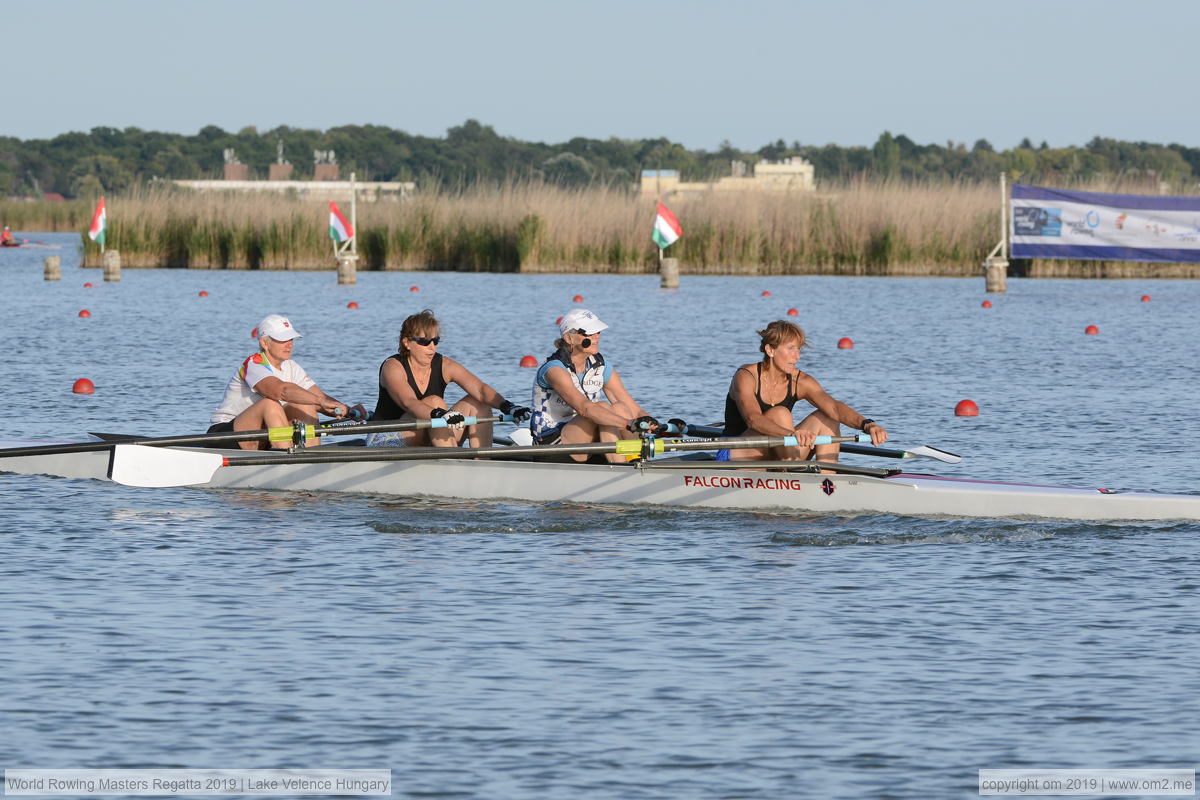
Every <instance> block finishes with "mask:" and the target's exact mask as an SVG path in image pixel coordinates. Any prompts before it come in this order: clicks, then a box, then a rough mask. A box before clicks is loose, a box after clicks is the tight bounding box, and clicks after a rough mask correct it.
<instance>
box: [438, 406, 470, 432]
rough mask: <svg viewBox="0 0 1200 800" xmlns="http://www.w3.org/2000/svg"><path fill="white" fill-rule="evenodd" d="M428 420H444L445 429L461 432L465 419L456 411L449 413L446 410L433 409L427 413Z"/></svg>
mask: <svg viewBox="0 0 1200 800" xmlns="http://www.w3.org/2000/svg"><path fill="white" fill-rule="evenodd" d="M429 418H430V419H444V420H446V427H447V428H449V429H450V430H453V431H457V430H461V429H462V426H463V423H464V422H466V419H467V418H466V417H464V416H463V415H462V414H460V413H458V412H457V411H450V410H449V409H446V408H435V409H434V410H433V411H430V412H429Z"/></svg>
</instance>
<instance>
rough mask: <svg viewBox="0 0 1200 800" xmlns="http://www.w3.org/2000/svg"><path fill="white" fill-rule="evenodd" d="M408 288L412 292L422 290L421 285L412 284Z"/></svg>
mask: <svg viewBox="0 0 1200 800" xmlns="http://www.w3.org/2000/svg"><path fill="white" fill-rule="evenodd" d="M408 290H409V291H410V292H419V291H421V287H420V286H410V287H408Z"/></svg>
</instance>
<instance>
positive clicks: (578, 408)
mask: <svg viewBox="0 0 1200 800" xmlns="http://www.w3.org/2000/svg"><path fill="white" fill-rule="evenodd" d="M558 328H559V331H560V333H561V334H562V335H561V338H559V339H558V340H556V341H555V342H554V347H555V351H554V353H553V355H551V356H550V357H549V358H547V359H546V362H545V363H544V364H542V366H541V368H540V369H538V371H537V376H536V377H535V378H534V382H533V419H532V420H530V422H529V429H530V431H531V432H532V433H533V441H534V444H557V443H561V444H586V443H589V442H615V441H617V440H618V439H620V438H622V434H625V433H627V432H628V433H658V432H659V430H660V428H661V427H662V426H660V425H659V422H658V420H656V419H655V418H654V417H651V416H648V415H647V414H646V412H645V411H643V410H642V407H641V406H639V405H638V404H637V401H636V400H634V399H633V397H632V396H631V395H630V394H629V392H628V391H627V390H626V389H625V384H624V383H622V381H621V376H620V375H618V374H617V371H616V369H614V368H613V367H612V365H610V364H607V363H605V361H604V356H602V355H600V332H601V331H604V330H606V329H607V328H608V326H607V325H605V324H604V323H603V322H601V321H600V318H599V317H597V316H596V315H595V314H593V313H592V312H591V311H588V310H587V309H586V308H573V309H571V310H570V311H568V312H567V313H566V314H565V315H564V316H563V318H562V319H561V320H560V321H559V324H558ZM601 396H603V397H605V398H606V399H605V400H601V399H600V398H601ZM671 422H672V423H674V424H676V425H678V426H679V427H680V428H681V429H682V428H685V427H686V423H684V422H683V421H682V420H671ZM571 458H572V459H573V460H575V461H586V460H587V456H586V455H582V454H581V455H572V456H571ZM607 458H608V460H609V461H611V462H614V463H623V462H624V461H625V457H624V456H621V455H617V454H616V453H609V454H607Z"/></svg>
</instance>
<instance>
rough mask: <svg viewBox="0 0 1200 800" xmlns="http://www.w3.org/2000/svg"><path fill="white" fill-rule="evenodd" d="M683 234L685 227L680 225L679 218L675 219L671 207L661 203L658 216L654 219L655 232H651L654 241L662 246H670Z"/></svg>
mask: <svg viewBox="0 0 1200 800" xmlns="http://www.w3.org/2000/svg"><path fill="white" fill-rule="evenodd" d="M681 235H683V228H681V227H679V220H677V219H675V215H674V214H672V213H671V210H670V209H669V208H667V207H666V206H664V205H663V204H662V203H659V204H658V217H656V218H655V220H654V233H652V234H650V236H651V238H653V239H654V243H655V244H656V245H658V246H659V247H660V248H666V247H670V246H671V245H672V244H674V243H675V240H676V239H678V238H679V237H680V236H681Z"/></svg>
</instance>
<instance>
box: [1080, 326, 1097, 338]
mask: <svg viewBox="0 0 1200 800" xmlns="http://www.w3.org/2000/svg"><path fill="white" fill-rule="evenodd" d="M1083 332H1084V333H1085V334H1086V335H1088V336H1099V335H1100V329H1099V328H1097V327H1096V326H1095V325H1088V326H1087V327H1086V328H1084V329H1083Z"/></svg>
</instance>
